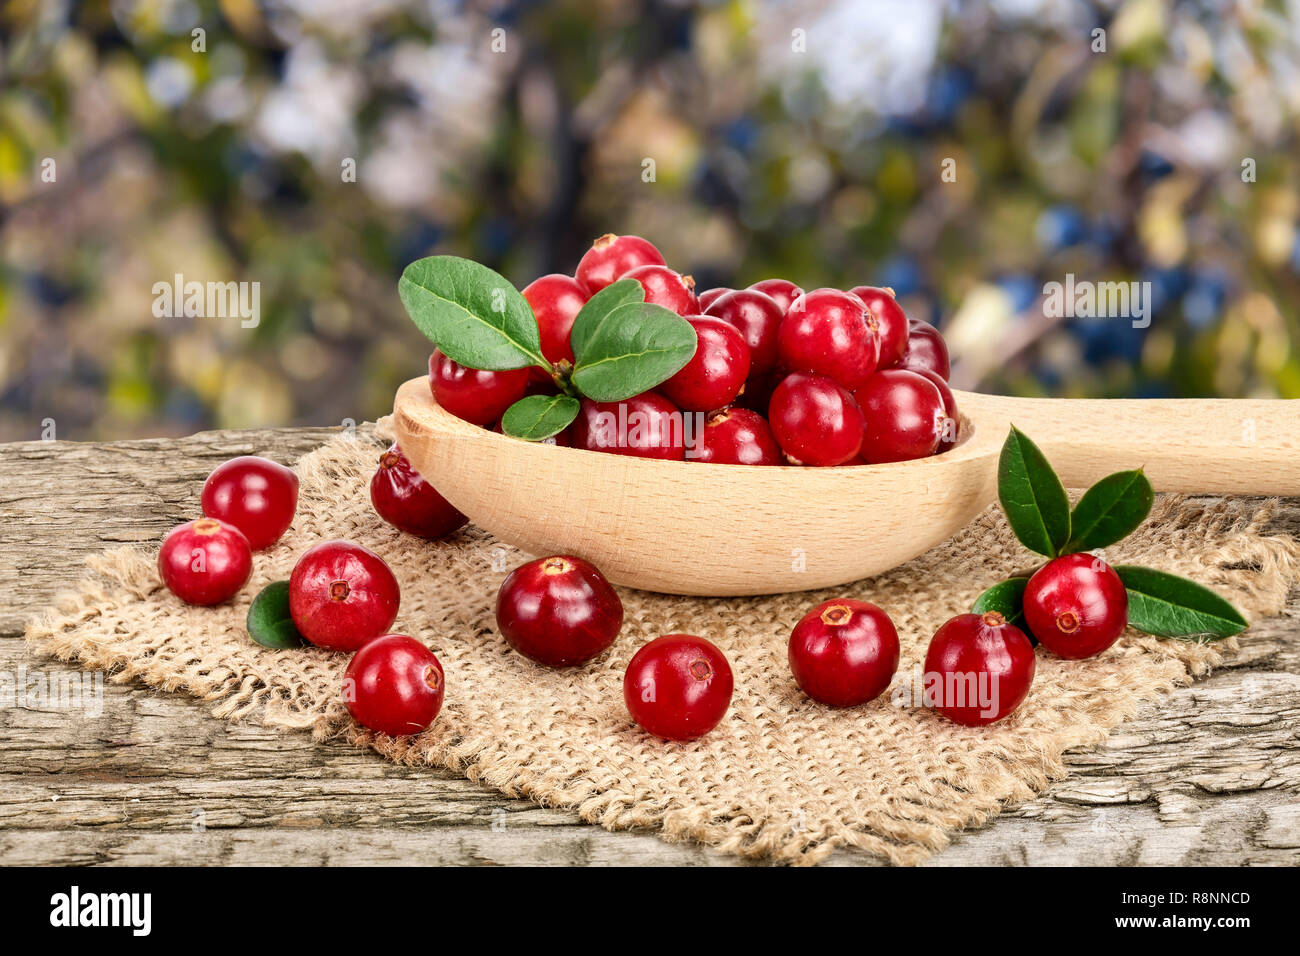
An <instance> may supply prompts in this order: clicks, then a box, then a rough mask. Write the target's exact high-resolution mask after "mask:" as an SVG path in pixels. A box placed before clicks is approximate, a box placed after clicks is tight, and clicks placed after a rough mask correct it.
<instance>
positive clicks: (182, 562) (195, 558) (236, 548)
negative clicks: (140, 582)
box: [158, 518, 253, 606]
mask: <svg viewBox="0 0 1300 956" xmlns="http://www.w3.org/2000/svg"><path fill="white" fill-rule="evenodd" d="M252 573H253V549H252V548H250V547H249V545H248V539H247V538H246V537H244V534H243V532H242V531H240V530H239V529H238V528H236V527H235V526H234V525H233V524H227V523H226V522H223V521H220V520H218V519H217V518H199V519H198V520H197V521H188V522H186V523H185V524H182V525H177V526H176V527H175V528H172V530H171V531H169V532H167V537H165V538H163V543H162V548H161V549H160V550H159V552H158V576H159V577H160V578H162V583H163V584H165V585H167V590H169V591H171V592H172V594H175V595H176V596H177V597H178V598H180V599H181V600H182V601H184V602H185V603H186V604H201V605H205V606H206V605H209V604H220V603H221V602H222V601H224V600H226V599H227V598H229V597H233V596H234V595H235V593H236V592H238V591H239V589H240V588H242V587H243V586H244V584H245V582H247V581H248V576H249V575H250V574H252Z"/></svg>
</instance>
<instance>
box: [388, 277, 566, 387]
mask: <svg viewBox="0 0 1300 956" xmlns="http://www.w3.org/2000/svg"><path fill="white" fill-rule="evenodd" d="M397 292H398V295H400V296H401V297H402V304H403V305H404V306H406V311H407V313H408V314H409V315H410V316H411V321H413V322H414V323H415V324H416V326H417V327H418V328H419V330H420V331H421V332H423V333H424V334H425V335H426V336H428V337H429V338H430V339H431V340H432V341H433V342H434V343H435V344H436V345H437V346H438V348H439V349H441V350H442V352H443V354H445V355H446V356H447V357H448V358H450V359H451V360H452V361H453V362H458V363H460V364H461V365H464V366H467V367H469V368H476V369H484V370H487V371H492V372H499V371H503V370H505V369H514V368H525V367H526V366H529V365H537V366H540V367H541V368H544V369H546V370H548V371H549V370H550V368H551V365H550V363H549V362H547V361H546V358H545V357H544V356H543V355H542V345H541V338H540V335H539V333H538V331H537V319H536V318H535V317H534V316H533V310H532V309H531V308H530V307H529V305H528V301H527V300H526V299H525V298H524V297H523V296H522V295H520V294H519V293H518V291H516V289H515V287H514V286H512V285H511V284H510V283H509V282H507V281H506V280H505V279H504V278H503V277H501V276H500V275H498V274H497V273H496V272H493V271H492V270H491V269H489V268H488V267H487V266H485V265H480V264H479V263H477V262H473V261H472V260H469V259H461V258H459V257H457V256H429V257H428V258H425V259H417V260H416V261H415V262H412V263H411V264H410V265H409V266H407V267H406V268H405V269H404V270H403V271H402V278H401V280H400V281H399V282H398V283H397Z"/></svg>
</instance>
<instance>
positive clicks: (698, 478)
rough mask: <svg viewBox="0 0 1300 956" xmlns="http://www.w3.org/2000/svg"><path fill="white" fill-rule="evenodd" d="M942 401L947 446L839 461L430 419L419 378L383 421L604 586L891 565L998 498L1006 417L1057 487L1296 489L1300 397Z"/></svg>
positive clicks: (831, 576)
mask: <svg viewBox="0 0 1300 956" xmlns="http://www.w3.org/2000/svg"><path fill="white" fill-rule="evenodd" d="M955 396H956V399H957V405H958V407H959V409H960V410H961V413H962V423H961V425H962V427H961V440H960V442H959V444H958V445H957V447H955V448H953V449H952V450H950V451H948V452H947V453H945V454H943V455H938V456H936V457H933V458H925V459H922V460H920V461H909V462H899V463H897V464H890V465H858V466H855V467H841V468H793V467H790V468H784V467H755V466H746V465H709V464H703V463H700V462H692V461H686V462H667V461H651V460H648V459H643V458H633V457H628V456H623V455H610V454H604V453H600V452H590V451H583V450H579V449H573V448H559V447H556V446H554V445H543V444H535V443H532V442H526V441H520V440H518V439H514V438H507V437H506V436H504V435H500V434H498V433H496V432H492V431H488V430H487V429H483V428H479V427H477V426H475V425H471V424H469V423H467V422H464V421H461V420H460V419H459V418H456V417H454V416H453V415H451V414H450V413H448V412H445V411H443V410H442V409H441V408H439V407H438V405H437V404H436V403H435V402H434V400H433V397H432V395H431V394H430V390H429V383H428V380H427V379H424V378H417V379H412V380H411V381H409V382H407V383H406V384H404V385H403V386H402V387H401V388H400V389H399V390H398V392H397V398H396V401H395V403H394V407H393V413H394V420H395V422H396V427H397V434H398V443H399V444H400V445H401V447H402V450H403V451H404V452H405V453H406V456H407V458H409V459H410V461H411V463H412V464H413V465H414V466H415V468H416V470H417V471H419V472H420V473H421V474H422V475H424V476H425V477H426V478H427V479H428V480H429V481H430V482H432V483H433V485H434V486H435V487H436V488H437V489H438V490H439V491H440V492H441V493H442V494H443V495H444V496H446V498H447V499H448V500H449V501H450V502H451V503H452V504H454V505H455V506H456V507H457V508H459V509H460V510H461V511H463V512H464V513H465V514H466V515H468V516H469V518H470V520H471V521H473V522H474V524H476V525H478V526H479V527H481V528H485V529H486V530H488V531H490V532H492V533H493V534H494V535H496V536H497V537H498V538H500V539H501V540H503V541H505V542H507V543H509V544H513V545H517V546H518V547H519V548H521V549H523V550H524V551H526V552H528V553H529V554H534V555H548V554H575V555H578V556H579V557H583V558H586V559H587V560H589V561H591V562H592V563H594V564H595V565H596V567H598V568H600V569H601V570H602V571H603V572H604V573H605V575H606V576H607V577H608V578H609V579H610V580H611V581H613V582H615V583H617V584H623V585H626V586H628V587H634V588H644V589H647V590H651V591H662V592H666V593H669V594H706V595H717V596H722V595H739V594H775V593H780V592H784V591H802V590H808V589H810V588H821V587H830V586H833V585H839V584H845V583H847V582H849V581H856V580H858V579H859V578H864V577H868V576H870V575H873V574H878V573H880V572H881V571H886V570H888V569H890V568H893V567H896V566H897V565H899V564H902V563H903V562H904V561H907V560H909V559H910V558H913V557H915V556H916V555H918V554H921V553H922V552H924V551H926V550H928V549H929V548H932V547H934V546H935V545H937V544H940V543H941V542H943V541H945V540H947V539H948V538H949V537H951V536H952V535H953V534H954V533H956V532H957V531H959V530H960V529H961V528H962V527H964V526H965V525H966V524H967V523H968V522H969V521H970V520H971V519H972V518H973V517H974V516H975V515H977V514H978V513H979V512H980V511H982V510H983V509H984V508H985V507H986V506H987V505H988V504H989V503H990V502H992V501H993V500H995V499H996V497H997V465H998V454H999V452H1000V451H1001V448H1002V443H1003V440H1004V439H1005V438H1006V435H1007V429H1008V427H1009V425H1010V424H1011V423H1012V422H1014V423H1015V424H1016V425H1017V427H1019V428H1020V429H1021V430H1022V431H1024V432H1025V433H1026V434H1027V435H1028V436H1029V437H1030V438H1032V439H1033V440H1034V441H1035V442H1036V443H1037V444H1038V445H1039V447H1041V448H1042V449H1043V451H1044V452H1045V453H1046V454H1047V456H1048V458H1049V459H1050V460H1051V462H1052V464H1053V465H1054V466H1055V467H1056V469H1057V471H1058V473H1059V474H1060V476H1061V479H1062V481H1063V482H1064V483H1065V485H1066V486H1067V487H1074V488H1078V487H1084V486H1086V485H1089V484H1091V483H1092V482H1094V481H1096V480H1097V479H1098V478H1101V477H1103V476H1105V475H1107V474H1110V473H1111V472H1113V471H1120V470H1123V469H1127V468H1136V467H1138V466H1142V467H1144V468H1145V469H1146V473H1147V475H1148V476H1149V477H1150V478H1151V481H1152V483H1153V484H1154V485H1155V487H1156V489H1157V490H1160V491H1187V492H1218V493H1225V494H1238V493H1240V494H1279V495H1297V494H1300V401H1250V400H1230V399H1171V400H1129V399H1114V400H1074V399H1024V398H1004V397H1000V396H996V395H979V394H976V393H974V392H956V393H955ZM484 566H485V567H486V566H487V564H486V556H485V564H484Z"/></svg>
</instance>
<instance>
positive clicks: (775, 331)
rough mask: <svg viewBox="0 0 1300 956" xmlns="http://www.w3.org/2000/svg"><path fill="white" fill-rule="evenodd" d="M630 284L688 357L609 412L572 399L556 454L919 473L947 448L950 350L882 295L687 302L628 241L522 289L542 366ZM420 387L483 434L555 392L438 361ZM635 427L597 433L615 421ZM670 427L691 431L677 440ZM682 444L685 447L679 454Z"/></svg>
mask: <svg viewBox="0 0 1300 956" xmlns="http://www.w3.org/2000/svg"><path fill="white" fill-rule="evenodd" d="M619 279H635V280H636V281H637V282H639V283H640V284H641V287H642V289H643V290H644V291H645V301H646V302H650V303H653V304H656V305H661V306H663V307H665V308H668V309H671V310H672V311H674V312H676V313H677V314H678V315H681V316H683V317H685V318H686V320H687V321H688V322H689V323H690V324H691V326H692V327H693V328H694V330H695V334H696V340H697V345H696V349H695V354H694V356H693V357H692V358H691V359H690V361H689V362H687V364H686V365H685V367H683V368H682V369H681V370H680V371H679V372H677V373H676V374H675V375H673V376H672V377H671V378H670V379H668V380H667V381H665V382H663V383H662V384H661V385H659V386H658V387H657V388H655V389H652V390H651V391H648V392H644V393H642V394H640V395H637V396H634V397H632V398H629V399H627V400H626V401H623V402H596V401H592V400H590V399H584V400H583V402H582V409H581V411H580V412H579V414H578V417H577V419H576V420H575V421H574V422H573V423H572V424H571V425H570V426H569V427H568V428H566V429H565V430H564V431H562V432H561V433H560V434H559V435H557V436H555V439H554V443H555V444H559V445H566V446H570V447H575V448H585V449H587V450H589V451H602V452H609V453H612V454H619V455H634V456H639V457H643V458H660V459H669V460H681V459H688V460H698V461H704V462H713V463H719V464H741V465H778V464H782V463H787V462H788V463H790V464H795V465H819V466H826V465H859V464H882V463H885V462H894V461H908V460H910V459H914V458H925V457H927V456H929V455H934V454H938V453H940V452H943V451H946V450H947V449H948V448H951V447H952V446H953V445H954V444H955V443H956V440H957V429H958V425H957V423H958V416H957V405H956V402H955V401H954V399H953V394H952V392H951V390H949V388H948V385H947V379H948V371H949V369H948V350H947V347H946V346H945V344H944V341H943V337H942V336H941V335H940V334H939V332H938V330H936V329H935V328H934V327H933V326H931V325H929V324H927V323H925V322H920V321H916V320H909V319H908V318H907V316H906V315H905V314H904V312H903V309H902V308H901V307H900V306H899V304H898V302H897V301H896V300H895V298H894V295H893V292H892V290H890V289H886V288H880V287H876V286H857V287H855V288H853V289H850V290H848V291H841V290H838V289H813V290H811V291H809V292H805V291H804V290H803V289H801V288H799V287H798V286H797V285H795V284H794V283H793V282H791V281H789V280H788V279H764V280H763V281H761V282H756V283H754V284H753V285H751V286H749V287H747V288H744V289H726V288H718V289H709V290H707V291H705V292H702V293H700V294H698V295H697V294H696V292H695V282H694V280H693V279H692V278H691V277H690V276H684V275H681V274H680V273H678V272H675V271H673V270H672V269H670V268H669V267H668V266H667V265H666V264H665V263H664V257H663V255H662V254H661V253H660V252H659V250H658V249H656V248H655V247H654V245H653V244H651V243H650V242H648V241H647V240H645V239H642V238H641V237H640V236H615V235H605V236H601V237H600V238H599V239H597V240H596V241H595V243H593V244H592V246H591V248H590V249H588V250H587V252H586V253H585V254H584V255H583V257H582V260H581V261H580V262H579V263H578V267H577V269H576V271H575V272H574V274H573V275H572V276H568V275H563V274H559V273H556V274H552V275H545V276H542V277H541V278H540V279H537V280H536V281H535V282H533V283H532V284H530V285H529V286H528V287H527V288H525V289H524V290H523V296H524V298H525V299H526V300H528V304H529V305H530V306H531V307H532V310H533V314H534V315H535V316H536V318H537V324H538V329H539V332H540V336H541V346H542V353H543V355H544V356H545V357H546V358H547V360H549V361H550V362H551V363H552V364H553V365H555V366H556V368H558V369H561V370H562V371H566V372H567V371H568V370H570V369H571V368H572V366H573V361H574V356H573V349H572V347H571V345H570V342H569V336H570V332H571V330H572V328H573V322H574V319H575V317H576V316H577V314H578V312H579V311H580V310H581V309H582V307H583V306H584V305H585V304H586V302H587V300H588V299H589V298H590V297H591V296H593V295H594V294H595V293H597V292H599V291H600V290H601V289H603V288H605V287H606V286H608V285H609V284H610V283H612V282H615V281H617V280H619ZM429 384H430V387H431V388H432V390H433V395H434V398H435V399H436V400H437V401H438V404H439V405H441V406H442V407H443V408H444V409H446V410H447V411H449V412H451V413H452V414H453V415H456V416H458V417H460V418H462V419H464V420H465V421H468V422H472V423H473V424H476V425H481V426H484V427H488V428H490V427H493V425H494V424H495V423H497V422H498V421H499V420H500V418H501V415H502V414H503V413H504V412H505V410H506V409H507V408H509V407H510V406H511V405H512V404H514V403H515V402H516V401H518V400H519V399H520V398H522V397H524V395H526V394H554V393H555V392H556V391H557V388H558V386H556V385H555V383H554V382H552V381H550V380H549V378H547V377H546V376H545V375H544V374H543V373H542V372H541V371H540V370H538V369H516V370H512V371H505V372H487V371H478V370H475V369H470V368H465V367H464V366H461V365H458V364H456V363H455V362H453V361H452V360H451V359H449V358H447V356H445V355H443V354H442V353H441V352H439V351H436V350H435V351H434V353H433V355H432V356H431V357H430V359H429ZM620 407H621V409H622V411H623V413H624V415H623V418H622V420H625V421H626V420H628V419H630V417H631V416H632V414H634V413H636V414H639V416H641V417H640V419H639V420H640V421H641V422H644V423H646V426H645V427H641V428H638V429H633V430H632V431H631V432H630V433H629V434H626V435H621V434H613V433H612V430H611V429H608V428H601V427H597V426H598V423H599V422H600V421H602V420H605V421H608V420H609V418H608V416H602V413H613V418H614V419H618V418H619V412H620ZM684 415H697V416H699V419H700V422H701V424H702V427H701V428H699V429H688V428H686V427H684V425H683V416H684ZM688 437H689V441H688Z"/></svg>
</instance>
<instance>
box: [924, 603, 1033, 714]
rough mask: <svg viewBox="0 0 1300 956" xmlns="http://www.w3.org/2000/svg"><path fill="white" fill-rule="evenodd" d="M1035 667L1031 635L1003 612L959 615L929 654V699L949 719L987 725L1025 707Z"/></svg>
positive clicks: (936, 639) (937, 634)
mask: <svg viewBox="0 0 1300 956" xmlns="http://www.w3.org/2000/svg"><path fill="white" fill-rule="evenodd" d="M1034 669H1035V660H1034V648H1033V645H1032V644H1030V643H1029V638H1027V637H1026V636H1025V634H1024V632H1023V631H1021V630H1020V629H1019V628H1018V627H1015V626H1013V625H1011V624H1008V623H1007V622H1006V620H1005V619H1004V618H1003V617H1002V615H1001V614H998V613H997V612H996V611H989V612H987V613H985V614H958V615H957V616H956V617H954V618H952V619H951V620H950V621H948V622H947V623H945V624H944V625H943V626H942V627H940V628H939V630H937V631H936V632H935V634H934V637H933V638H931V640H930V647H929V649H928V650H927V651H926V653H925V688H926V689H925V693H926V703H928V704H930V705H932V706H933V707H934V708H935V709H936V710H937V711H939V713H941V714H943V715H944V716H945V717H947V718H948V719H949V720H952V721H954V722H956V723H959V724H962V725H963V726H966V727H982V726H984V725H986V724H991V723H993V722H995V721H998V720H1001V719H1002V718H1003V717H1005V716H1007V715H1008V714H1010V713H1011V712H1012V711H1013V710H1015V709H1016V708H1017V707H1019V706H1020V704H1021V703H1022V702H1023V701H1024V699H1025V697H1027V696H1028V694H1029V687H1030V685H1031V684H1032V683H1033V682H1034Z"/></svg>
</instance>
